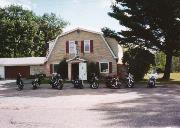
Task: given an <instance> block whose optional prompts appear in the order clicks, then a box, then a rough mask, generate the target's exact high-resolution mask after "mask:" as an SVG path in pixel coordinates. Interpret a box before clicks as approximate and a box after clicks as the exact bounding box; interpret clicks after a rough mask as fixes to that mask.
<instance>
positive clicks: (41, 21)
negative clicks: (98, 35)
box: [0, 5, 67, 57]
mask: <svg viewBox="0 0 180 128" xmlns="http://www.w3.org/2000/svg"><path fill="white" fill-rule="evenodd" d="M52 24H53V25H52ZM66 25H67V23H66V22H65V21H64V20H62V19H61V18H58V17H56V15H55V14H44V15H43V16H37V15H36V14H35V13H33V12H32V11H30V10H25V9H23V8H22V7H21V6H14V5H11V6H9V7H5V8H0V57H24V56H26V57H27V56H44V55H45V52H46V51H45V45H46V42H47V41H50V40H52V39H53V38H55V36H57V34H60V33H61V32H62V29H63V28H64V27H65V26H66ZM42 26H43V27H42ZM49 33H51V34H49Z"/></svg>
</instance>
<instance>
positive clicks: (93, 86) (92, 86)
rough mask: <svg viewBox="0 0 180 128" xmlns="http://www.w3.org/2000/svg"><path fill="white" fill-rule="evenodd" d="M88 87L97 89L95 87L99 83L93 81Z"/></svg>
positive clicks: (97, 86)
mask: <svg viewBox="0 0 180 128" xmlns="http://www.w3.org/2000/svg"><path fill="white" fill-rule="evenodd" d="M90 87H91V88H92V89H97V88H99V84H98V83H95V82H93V83H92V84H91V85H90Z"/></svg>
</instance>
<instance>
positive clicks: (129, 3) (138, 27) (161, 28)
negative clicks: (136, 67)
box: [103, 0, 180, 79]
mask: <svg viewBox="0 0 180 128" xmlns="http://www.w3.org/2000/svg"><path fill="white" fill-rule="evenodd" d="M109 15H110V16H111V17H113V18H115V19H117V20H118V21H119V23H120V25H122V26H125V27H127V29H126V30H123V31H120V32H117V33H115V32H114V31H113V30H111V29H108V28H104V29H103V32H104V34H105V35H106V36H111V37H115V38H116V39H117V40H118V41H120V43H121V44H123V45H125V46H127V47H137V46H139V47H145V48H148V49H152V50H157V51H158V50H160V51H162V52H164V53H165V54H166V65H165V74H164V78H165V79H169V77H170V70H171V62H172V56H176V55H178V54H179V51H180V29H179V28H180V1H179V0H116V4H114V5H113V6H112V12H110V13H109Z"/></svg>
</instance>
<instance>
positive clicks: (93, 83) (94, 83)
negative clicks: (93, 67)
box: [90, 73, 99, 89]
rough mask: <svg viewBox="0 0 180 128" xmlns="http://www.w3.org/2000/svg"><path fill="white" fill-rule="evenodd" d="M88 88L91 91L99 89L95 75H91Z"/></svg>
mask: <svg viewBox="0 0 180 128" xmlns="http://www.w3.org/2000/svg"><path fill="white" fill-rule="evenodd" d="M90 88H92V89H97V88H99V79H98V77H97V76H96V74H95V73H92V74H91V79H90Z"/></svg>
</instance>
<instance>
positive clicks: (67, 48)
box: [66, 41, 69, 53]
mask: <svg viewBox="0 0 180 128" xmlns="http://www.w3.org/2000/svg"><path fill="white" fill-rule="evenodd" d="M66 53H69V41H66Z"/></svg>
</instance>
